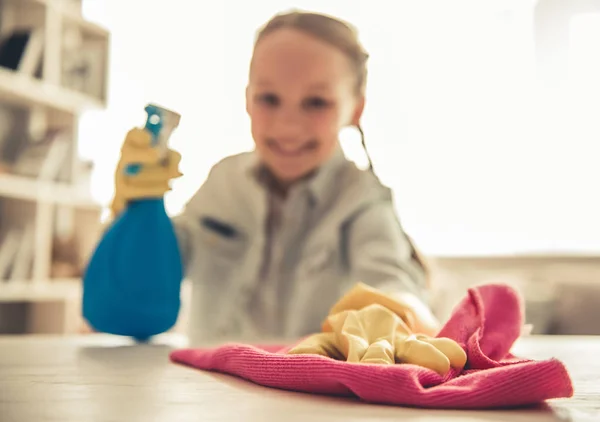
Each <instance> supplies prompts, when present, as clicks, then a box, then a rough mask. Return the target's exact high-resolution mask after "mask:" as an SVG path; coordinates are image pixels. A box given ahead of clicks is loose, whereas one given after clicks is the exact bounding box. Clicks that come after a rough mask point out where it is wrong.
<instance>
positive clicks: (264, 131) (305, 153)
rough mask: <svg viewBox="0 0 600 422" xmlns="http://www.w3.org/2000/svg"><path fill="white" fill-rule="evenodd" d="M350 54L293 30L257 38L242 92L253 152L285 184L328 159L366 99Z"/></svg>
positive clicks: (358, 115) (356, 121) (357, 119)
mask: <svg viewBox="0 0 600 422" xmlns="http://www.w3.org/2000/svg"><path fill="white" fill-rule="evenodd" d="M355 86H356V76H355V75H354V74H353V72H352V69H351V67H350V63H349V60H348V58H347V57H346V56H345V55H344V53H342V52H341V51H340V50H338V49H337V48H335V47H334V46H332V45H329V44H327V43H325V42H322V41H320V40H318V39H316V38H314V37H311V36H310V35H307V34H304V33H302V32H300V31H297V30H294V29H287V28H286V29H279V30H277V31H275V32H273V33H271V34H269V35H267V36H265V37H264V38H263V39H261V40H260V42H259V43H258V45H257V47H256V49H255V52H254V57H253V59H252V67H251V71H250V80H249V84H248V88H247V90H246V110H247V111H248V115H249V116H250V120H251V125H252V137H253V138H254V142H255V143H256V150H257V152H258V154H259V156H260V158H261V159H262V161H263V162H264V163H265V165H266V166H267V167H268V168H269V169H270V170H271V172H272V173H273V174H274V176H275V177H276V178H278V179H279V180H280V182H282V183H284V184H289V183H293V182H294V181H296V180H298V179H300V178H302V177H304V176H306V175H307V174H309V173H310V172H312V171H313V170H315V169H316V168H317V167H319V166H320V165H321V164H322V163H323V162H324V161H326V160H328V159H329V158H330V157H331V155H332V153H333V151H334V149H335V147H336V145H337V142H338V135H339V132H340V130H341V129H342V128H343V127H344V126H347V125H357V124H358V121H359V119H360V116H361V114H362V110H363V107H364V99H362V98H358V97H357V95H356V90H355Z"/></svg>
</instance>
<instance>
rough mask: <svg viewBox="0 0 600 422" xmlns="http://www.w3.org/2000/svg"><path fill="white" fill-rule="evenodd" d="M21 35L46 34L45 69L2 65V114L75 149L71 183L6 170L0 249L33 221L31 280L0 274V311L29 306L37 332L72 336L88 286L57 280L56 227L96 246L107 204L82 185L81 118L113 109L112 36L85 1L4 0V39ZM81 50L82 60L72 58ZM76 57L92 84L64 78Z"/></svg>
mask: <svg viewBox="0 0 600 422" xmlns="http://www.w3.org/2000/svg"><path fill="white" fill-rule="evenodd" d="M19 30H32V31H33V30H35V31H36V32H37V33H39V34H43V37H42V39H43V43H42V44H41V45H43V47H42V55H41V57H40V60H41V66H40V67H39V69H40V70H41V71H38V72H36V74H33V75H32V74H28V73H24V72H20V71H19V69H17V70H13V69H10V68H6V67H0V109H9V110H15V111H17V112H18V113H20V116H25V117H24V118H23V120H24V121H23V122H22V127H23V128H24V132H26V133H28V131H31V130H34V127H35V130H39V128H40V127H41V128H43V129H44V130H46V131H51V130H60V131H62V132H63V133H66V134H68V139H70V145H69V148H68V149H69V153H68V159H67V160H66V167H68V168H67V169H66V171H65V169H62V170H63V174H67V176H66V180H63V181H55V180H56V179H53V180H39V179H37V178H35V177H27V176H23V175H19V174H15V173H14V172H11V171H10V169H9V171H1V170H0V246H1V245H2V242H3V237H2V236H3V235H5V234H6V228H7V227H10V226H11V225H16V224H19V223H22V221H21V220H22V219H23V220H24V219H29V220H28V221H29V222H30V224H33V232H34V235H33V238H34V241H33V254H32V264H31V267H32V268H31V271H30V274H31V276H30V277H28V278H27V279H24V280H14V279H11V280H8V281H3V280H1V279H2V274H0V306H2V304H6V303H17V302H18V303H24V302H25V303H29V304H30V306H32V307H31V311H30V314H31V315H29V321H28V323H27V325H28V327H29V330H30V331H34V332H35V331H37V332H44V331H45V332H68V331H69V330H72V327H73V323H72V321H70V320H69V318H67V315H68V314H69V312H71V313H72V309H73V306H72V303H73V301H77V300H79V298H80V295H81V293H80V291H81V280H80V279H77V278H75V279H64V278H60V279H59V278H54V277H53V276H52V273H51V266H52V251H53V241H54V239H55V236H56V231H57V221H62V223H60V224H59V225H60V226H62V227H63V230H65V229H64V227H67V229H66V230H67V231H70V232H71V234H72V235H73V236H75V237H81V236H83V237H85V236H87V240H86V241H85V242H84V243H86V242H87V244H88V245H87V248H88V249H90V246H91V245H92V244H93V242H94V241H95V239H94V233H96V232H97V233H99V230H100V214H101V211H102V209H101V206H100V205H99V204H97V203H96V202H95V201H94V200H93V199H92V198H91V195H90V191H89V187H86V186H83V187H82V186H80V185H79V183H78V181H79V179H80V178H81V176H82V174H81V173H79V172H81V165H80V163H79V158H78V155H77V151H78V139H77V136H78V121H79V116H80V115H81V114H82V113H84V112H86V111H88V110H95V109H96V110H97V109H102V108H104V107H105V106H106V92H107V90H106V85H107V69H108V52H109V43H110V34H109V32H108V31H107V30H106V29H105V28H102V27H101V26H99V25H96V24H95V23H92V22H89V21H86V20H85V19H84V18H83V17H82V15H81V4H80V0H0V37H2V36H6V35H7V34H11V33H13V32H14V31H19ZM74 51H75V52H76V53H77V54H75V55H73V52H74ZM73 57H76V58H77V59H78V60H81V58H82V57H83V58H84V59H85V58H86V57H87V58H88V62H86V63H87V64H88V65H89V68H88V74H87V76H88V79H87V82H86V83H81V81H80V80H77V81H79V82H78V83H74V82H73V78H71V79H69V78H67V77H66V76H65V72H66V63H68V60H72V58H73ZM89 60H91V61H89ZM90 69H91V70H90ZM90 75H91V76H90ZM89 77H91V78H92V79H93V81H92V82H89ZM0 111H1V110H0ZM1 124H2V123H1V122H0V125H1ZM0 132H1V131H0ZM1 135H2V134H1V133H0V136H1ZM0 140H1V139H0ZM1 146H2V145H1V144H0V147H1ZM82 219H83V220H85V223H84V224H83V226H80V227H79V231H80V232H81V233H76V231H77V230H78V229H77V227H76V226H77V223H76V222H77V221H81V220H82ZM90 238H91V240H90ZM67 302H69V303H70V304H71V311H68V310H67V308H68V306H67ZM50 303H58V304H59V305H60V304H61V303H62V308H61V309H62V310H61V311H58V313H59V314H60V315H62V317H58V318H57V317H56V315H57V308H56V307H53V306H48V305H49V304H50ZM37 304H39V307H37V308H36V305H37ZM1 318H2V314H1V313H0V319H1ZM52 321H53V322H52ZM52 325H54V326H52ZM69 327H71V328H69Z"/></svg>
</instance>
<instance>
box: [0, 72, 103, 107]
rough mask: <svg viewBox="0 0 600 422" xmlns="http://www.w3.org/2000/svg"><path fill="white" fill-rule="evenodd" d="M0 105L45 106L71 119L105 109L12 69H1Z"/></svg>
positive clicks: (79, 95)
mask: <svg viewBox="0 0 600 422" xmlns="http://www.w3.org/2000/svg"><path fill="white" fill-rule="evenodd" d="M0 99H1V100H0V101H1V102H2V103H12V104H14V105H20V106H23V107H28V108H31V107H36V106H43V107H46V108H48V109H52V110H57V111H60V112H63V113H68V114H70V115H78V114H80V113H81V112H82V111H85V110H90V109H92V110H93V109H102V108H104V104H103V103H102V101H100V100H96V99H94V98H91V97H89V96H86V95H84V94H80V93H77V92H74V91H72V90H69V89H65V88H61V87H59V86H54V85H51V84H48V83H45V82H42V81H40V80H37V79H33V78H31V77H28V76H25V75H20V74H18V73H16V72H14V71H12V70H10V69H5V68H0Z"/></svg>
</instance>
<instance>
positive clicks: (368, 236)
mask: <svg viewBox="0 0 600 422" xmlns="http://www.w3.org/2000/svg"><path fill="white" fill-rule="evenodd" d="M348 259H349V263H350V271H351V276H352V279H353V280H356V281H357V282H358V281H361V282H363V283H365V284H368V285H371V286H373V287H375V288H377V289H379V290H382V291H385V292H388V293H390V294H394V296H395V297H396V298H397V299H398V300H400V301H402V302H403V303H405V304H406V306H407V307H408V308H409V309H410V310H411V311H412V313H413V314H414V316H415V323H416V326H415V327H414V328H415V330H416V331H419V332H422V333H424V334H430V335H431V334H433V333H435V332H437V330H438V329H439V323H438V322H437V320H436V318H435V317H434V315H433V314H432V312H431V310H430V309H429V306H428V283H427V277H428V275H427V271H426V269H425V267H424V266H423V263H422V262H421V260H420V258H419V255H418V253H417V251H416V250H415V249H414V247H413V245H412V243H411V241H410V239H409V238H408V237H407V235H406V234H405V232H404V230H403V229H402V226H401V225H400V223H399V221H398V218H397V216H396V213H395V211H394V208H393V205H392V202H391V201H381V202H378V203H376V204H374V205H372V206H370V207H368V208H366V209H365V210H363V211H362V212H361V213H360V214H358V215H357V216H356V218H355V219H354V220H353V221H352V223H351V224H350V226H349V228H348Z"/></svg>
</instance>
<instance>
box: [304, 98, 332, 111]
mask: <svg viewBox="0 0 600 422" xmlns="http://www.w3.org/2000/svg"><path fill="white" fill-rule="evenodd" d="M328 106H329V102H328V101H326V100H324V99H323V98H321V97H311V98H307V99H306V100H304V107H307V108H325V107H328Z"/></svg>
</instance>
